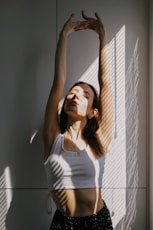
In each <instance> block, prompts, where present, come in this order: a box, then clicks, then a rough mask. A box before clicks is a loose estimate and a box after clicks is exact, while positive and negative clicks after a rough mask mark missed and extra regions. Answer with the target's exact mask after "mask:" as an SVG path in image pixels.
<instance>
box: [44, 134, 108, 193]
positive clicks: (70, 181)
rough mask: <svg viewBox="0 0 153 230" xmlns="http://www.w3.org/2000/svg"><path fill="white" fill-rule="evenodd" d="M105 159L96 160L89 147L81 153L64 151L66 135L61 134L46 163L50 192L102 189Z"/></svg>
mask: <svg viewBox="0 0 153 230" xmlns="http://www.w3.org/2000/svg"><path fill="white" fill-rule="evenodd" d="M104 164H105V158H104V157H103V156H101V157H99V158H98V159H95V158H94V156H93V154H92V153H91V151H90V149H89V147H87V148H86V149H84V150H81V151H79V152H71V151H67V150H65V149H64V135H63V134H59V135H58V136H57V137H56V139H55V141H54V143H53V146H52V149H51V152H50V155H49V157H48V159H47V160H46V161H45V162H44V166H45V169H46V174H47V181H48V186H49V190H51V191H52V190H58V189H82V188H101V187H102V179H103V173H104Z"/></svg>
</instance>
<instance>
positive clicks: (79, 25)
mask: <svg viewBox="0 0 153 230" xmlns="http://www.w3.org/2000/svg"><path fill="white" fill-rule="evenodd" d="M73 17H74V15H73V14H72V15H71V16H70V17H69V19H68V20H67V21H66V23H65V24H64V26H63V29H62V31H61V32H60V35H59V40H58V43H57V48H56V55H55V73H54V80H53V85H52V87H51V91H50V94H49V98H48V101H47V106H46V111H45V118H44V125H43V140H44V159H46V158H47V157H48V155H49V152H50V148H51V146H52V143H53V140H54V139H55V137H56V136H57V135H58V134H59V133H60V126H59V122H58V107H59V102H60V100H61V99H62V96H63V90H64V85H65V82H66V59H67V39H68V36H69V34H70V33H72V32H73V31H77V30H80V29H83V23H84V22H73V21H72V20H73Z"/></svg>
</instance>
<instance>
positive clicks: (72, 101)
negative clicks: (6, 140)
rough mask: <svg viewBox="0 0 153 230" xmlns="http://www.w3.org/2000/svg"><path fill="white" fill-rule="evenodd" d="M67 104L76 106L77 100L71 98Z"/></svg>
mask: <svg viewBox="0 0 153 230" xmlns="http://www.w3.org/2000/svg"><path fill="white" fill-rule="evenodd" d="M68 105H70V106H77V105H78V102H77V101H75V100H71V101H69V103H68Z"/></svg>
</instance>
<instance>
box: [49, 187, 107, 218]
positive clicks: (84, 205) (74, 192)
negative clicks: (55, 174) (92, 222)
mask: <svg viewBox="0 0 153 230" xmlns="http://www.w3.org/2000/svg"><path fill="white" fill-rule="evenodd" d="M52 197H53V200H54V202H55V204H56V206H57V208H58V209H59V210H60V211H61V212H62V213H63V214H65V215H68V216H88V215H91V214H93V213H96V212H97V211H99V210H100V209H101V208H102V207H103V200H102V196H101V189H99V188H97V189H96V188H92V189H64V190H57V191H52Z"/></svg>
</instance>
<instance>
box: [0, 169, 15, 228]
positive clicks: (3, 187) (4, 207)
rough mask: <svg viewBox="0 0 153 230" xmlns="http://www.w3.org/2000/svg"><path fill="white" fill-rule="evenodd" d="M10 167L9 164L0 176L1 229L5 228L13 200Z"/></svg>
mask: <svg viewBox="0 0 153 230" xmlns="http://www.w3.org/2000/svg"><path fill="white" fill-rule="evenodd" d="M11 187H12V183H11V173H10V168H9V166H7V167H6V168H5V170H4V172H3V174H2V175H1V177H0V229H2V230H5V229H6V227H5V219H6V214H7V212H8V210H9V207H10V204H11V201H12V197H13V194H12V190H11Z"/></svg>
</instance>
